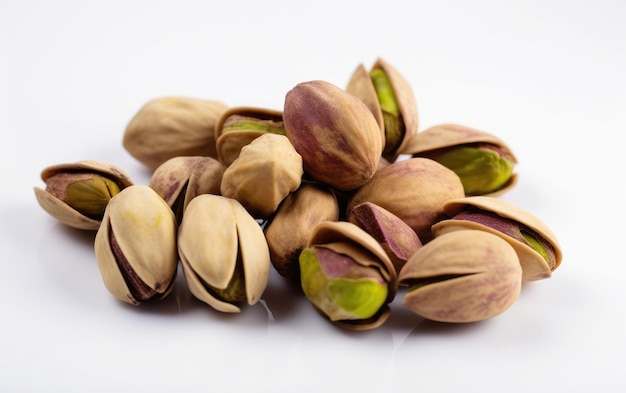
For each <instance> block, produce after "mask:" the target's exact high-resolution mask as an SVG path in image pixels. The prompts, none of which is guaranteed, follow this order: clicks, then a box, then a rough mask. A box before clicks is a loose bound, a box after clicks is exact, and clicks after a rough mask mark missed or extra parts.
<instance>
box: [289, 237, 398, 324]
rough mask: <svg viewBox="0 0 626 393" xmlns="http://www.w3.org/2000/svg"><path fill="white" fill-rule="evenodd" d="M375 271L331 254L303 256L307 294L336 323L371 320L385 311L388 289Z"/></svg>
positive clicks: (307, 253)
mask: <svg viewBox="0 0 626 393" xmlns="http://www.w3.org/2000/svg"><path fill="white" fill-rule="evenodd" d="M323 259H326V260H323ZM328 262H330V263H328ZM374 270H375V269H372V268H369V267H365V266H361V265H358V264H357V263H356V262H355V261H354V260H352V259H351V258H349V257H347V256H344V255H340V254H336V253H334V252H332V251H329V250H324V249H315V248H305V249H304V250H303V251H302V252H301V253H300V273H301V283H302V289H303V291H304V294H305V295H306V297H307V298H308V299H309V300H310V301H311V302H312V303H313V304H314V305H315V306H316V307H317V308H318V309H320V310H321V311H322V312H323V313H325V314H326V315H327V316H328V317H329V318H330V319H331V320H332V321H337V320H355V319H367V318H370V317H372V316H374V315H376V313H377V312H378V311H379V310H380V309H381V307H382V306H383V305H384V304H385V300H386V299H387V293H388V288H387V285H386V284H385V283H384V281H383V280H382V278H380V276H379V274H378V272H374ZM377 276H378V277H377Z"/></svg>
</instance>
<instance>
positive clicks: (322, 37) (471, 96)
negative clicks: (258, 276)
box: [0, 0, 626, 392]
mask: <svg viewBox="0 0 626 393" xmlns="http://www.w3.org/2000/svg"><path fill="white" fill-rule="evenodd" d="M379 56H381V57H383V58H384V59H385V60H387V61H388V62H390V63H392V64H393V65H394V66H395V67H396V68H398V69H399V70H400V72H401V73H402V74H403V75H404V76H405V77H406V78H407V79H408V81H409V82H410V83H411V85H412V87H413V89H414V93H415V96H416V98H417V101H418V108H419V113H420V129H425V128H427V127H429V126H432V125H436V124H440V123H459V124H463V125H467V126H471V127H474V128H478V129H482V130H484V131H488V132H490V133H493V134H495V135H497V136H499V137H500V138H501V139H504V140H505V141H506V142H507V143H508V144H509V145H510V147H511V148H512V149H513V151H514V152H515V153H516V155H517V156H518V159H519V162H520V163H519V165H518V167H517V171H518V173H519V175H520V181H519V184H518V186H517V187H516V188H515V189H514V190H512V191H511V192H510V193H508V194H506V195H505V196H504V197H503V198H504V199H506V200H508V201H509V202H512V203H515V204H517V205H519V206H520V207H523V208H524V209H527V210H528V211H530V212H532V213H533V214H534V215H536V216H538V217H539V218H540V219H542V220H543V221H544V222H545V223H546V224H548V225H549V226H550V227H551V228H552V229H553V231H554V232H555V233H556V234H557V237H558V239H559V241H560V243H561V246H562V248H563V252H564V259H563V263H562V265H561V267H560V268H559V269H558V270H557V271H556V272H555V273H554V275H553V277H552V278H551V279H549V280H544V281H540V282H535V283H532V284H528V285H526V286H524V288H523V292H522V295H521V297H520V298H519V300H518V301H517V302H516V303H515V304H514V305H513V307H512V308H510V309H509V310H507V311H506V312H505V313H504V314H502V315H500V316H498V317H496V318H493V319H491V320H488V321H484V322H481V323H475V324H469V325H446V324H438V323H431V322H426V321H422V320H421V319H420V318H419V317H417V316H415V315H412V314H411V313H409V312H406V311H404V310H403V308H402V304H401V296H399V297H398V298H396V301H395V302H394V303H393V304H392V316H391V318H390V319H389V320H388V321H387V323H385V324H384V325H383V326H381V327H380V328H378V329H374V330H372V331H368V332H361V333H355V332H350V331H345V330H341V329H339V328H336V327H334V326H332V325H330V324H329V323H327V322H326V321H325V320H323V319H322V318H321V317H320V316H319V315H318V314H316V313H315V312H314V311H313V310H312V308H311V307H310V305H309V304H308V303H307V302H306V301H304V300H303V299H302V298H300V297H298V296H296V295H294V293H293V292H291V291H290V290H289V288H288V287H287V286H285V284H284V281H282V279H281V278H280V277H278V276H276V275H273V276H272V277H271V282H270V286H269V287H268V290H267V291H266V293H265V295H264V297H263V301H262V302H261V303H259V304H257V305H255V306H253V307H247V308H245V309H244V311H243V312H242V313H241V314H239V315H223V314H219V313H217V312H214V311H213V310H211V309H209V308H208V306H205V305H204V304H203V303H200V302H198V301H196V300H195V299H193V298H192V297H191V296H190V295H189V294H188V292H187V290H186V288H185V285H184V280H183V279H182V276H181V277H180V280H179V283H178V285H177V287H176V288H175V291H174V293H173V294H172V295H171V296H170V297H169V298H167V299H166V300H165V301H163V302H162V303H161V304H151V305H148V306H145V307H143V306H142V307H132V306H128V305H125V304H122V303H120V302H118V301H116V300H115V299H114V298H113V297H112V296H111V295H110V294H109V293H108V292H107V291H106V289H105V288H104V286H103V284H102V280H101V278H100V275H99V271H98V269H97V265H96V261H95V258H94V255H93V249H92V242H93V235H92V234H90V233H84V232H81V231H77V230H72V229H69V228H66V227H64V226H63V225H61V224H59V223H57V222H56V221H55V220H54V219H52V218H51V217H50V216H48V215H47V214H46V213H45V212H44V211H43V210H42V209H41V208H40V207H39V206H38V204H37V203H36V200H35V196H34V193H33V190H32V188H33V187H34V186H40V187H41V186H43V183H42V181H41V179H40V177H39V174H40V172H41V170H42V169H43V168H45V167H46V166H49V165H53V164H58V163H66V162H74V161H77V160H81V159H95V160H100V161H104V162H110V163H114V164H116V165H118V166H120V167H122V168H123V169H125V170H126V171H127V172H128V173H129V174H131V176H132V177H133V180H135V182H136V183H144V184H145V183H147V181H148V180H149V172H148V171H147V170H146V169H145V168H144V167H143V166H142V165H141V164H140V163H138V162H137V161H135V160H134V159H133V158H132V157H131V156H130V155H129V154H128V153H127V152H126V151H125V150H124V149H123V147H122V144H121V139H122V135H123V132H124V129H125V126H126V124H127V123H128V121H129V120H130V118H131V117H132V116H133V115H134V114H135V113H136V111H137V110H138V109H139V108H140V107H141V106H142V105H143V104H144V103H145V102H146V101H148V100H149V99H152V98H155V97H157V96H165V95H184V96H192V97H198V98H207V99H217V100H221V101H223V102H225V103H226V104H228V105H229V106H236V105H252V106H262V107H269V108H274V109H281V108H282V105H283V99H284V95H285V93H286V92H287V91H288V90H289V89H290V88H291V87H293V86H294V85H295V84H296V83H298V82H302V81H305V80H311V79H324V80H327V81H329V82H332V83H335V84H337V85H340V86H345V84H346V83H347V81H348V79H349V76H350V75H351V73H352V71H353V70H354V68H356V66H357V65H358V64H360V63H363V64H365V65H366V67H368V68H369V67H370V66H371V65H372V64H373V62H374V61H375V60H376V58H377V57H379ZM625 70H626V3H624V2H621V1H618V0H613V1H610V0H600V1H598V0H593V1H591V0H590V1H578V0H576V1H555V0H541V1H518V2H511V1H495V0H494V1H460V0H459V1H421V0H420V1H411V2H409V1H392V0H391V1H389V0H387V1H376V2H374V1H367V0H364V1H360V2H341V1H322V0H320V1H316V2H309V3H305V2H296V1H292V2H287V1H285V2H277V1H235V0H232V1H228V2H226V1H220V2H217V1H215V2H211V1H185V0H177V1H172V2H163V1H131V0H125V1H103V2H87V1H69V0H60V1H50V2H46V1H21V0H19V1H18V0H8V1H7V0H0V129H1V130H2V137H1V138H2V143H1V144H0V149H1V150H0V157H1V160H2V166H1V167H2V181H1V182H0V184H1V187H2V189H1V196H0V198H2V199H1V201H2V203H1V204H0V220H1V226H0V242H1V244H2V259H1V263H2V266H1V269H0V299H1V300H0V302H1V303H0V304H1V308H0V390H1V391H5V392H22V391H25V392H30V391H64V392H87V391H90V392H97V391H103V392H110V391H124V392H125V391H131V390H135V391H152V392H165V391H181V392H182V391H188V392H196V391H223V392H227V391H244V390H247V391H267V392H277V391H290V392H312V391H322V390H323V389H331V388H332V389H333V391H339V390H338V388H341V389H343V391H350V392H366V391H396V390H397V391H400V390H403V391H424V392H440V391H441V392H457V391H470V392H474V391H480V392H503V391H508V392H512V391H514V392H555V391H563V392H565V391H567V392H589V391H602V392H618V391H624V389H625V388H626V382H625V380H624V375H623V371H624V368H623V365H624V353H626V342H625V341H626V340H625V338H624V334H625V332H626V310H625V306H624V300H626V283H625V275H626V260H625V258H624V252H623V250H624V242H625V240H624V228H623V223H624V222H625V220H626V216H625V214H624V201H625V200H626V189H625V186H624V169H626V165H625V164H626V161H625V159H624V153H623V152H624V148H623V139H624V133H625V131H626V127H625V122H624V119H625V113H626V76H625V75H626V73H625ZM268 310H269V311H268Z"/></svg>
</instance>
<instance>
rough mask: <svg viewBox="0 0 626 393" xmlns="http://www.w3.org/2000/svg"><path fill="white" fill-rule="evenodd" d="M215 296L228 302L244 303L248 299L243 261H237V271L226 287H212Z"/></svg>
mask: <svg viewBox="0 0 626 393" xmlns="http://www.w3.org/2000/svg"><path fill="white" fill-rule="evenodd" d="M211 290H212V291H213V293H214V294H215V297H217V298H218V299H220V300H223V301H225V302H228V303H243V302H245V301H246V283H245V277H244V272H243V265H242V263H241V261H240V260H239V261H237V264H236V265H235V271H234V272H233V276H232V277H231V278H230V281H229V282H228V285H226V288H223V289H220V288H211Z"/></svg>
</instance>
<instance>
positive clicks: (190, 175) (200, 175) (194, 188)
mask: <svg viewBox="0 0 626 393" xmlns="http://www.w3.org/2000/svg"><path fill="white" fill-rule="evenodd" d="M224 170H225V167H224V165H222V163H221V162H219V161H218V160H217V159H215V158H212V157H202V156H180V157H174V158H170V159H169V160H167V161H165V162H164V163H163V164H161V165H159V167H158V168H157V169H156V170H155V171H154V173H153V174H152V177H151V178H150V183H149V184H148V185H149V186H150V187H151V188H152V189H153V190H154V191H156V193H157V194H159V195H160V196H161V197H162V198H163V199H164V200H165V202H166V203H167V204H168V205H169V206H170V207H171V208H172V211H173V212H174V214H175V215H176V218H177V221H178V222H179V223H180V221H181V220H182V217H183V212H184V210H185V208H186V207H187V205H188V204H189V202H190V201H191V200H192V199H193V198H195V197H196V196H198V195H201V194H216V195H218V194H219V193H220V184H221V182H222V176H223V174H224Z"/></svg>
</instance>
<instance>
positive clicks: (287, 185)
mask: <svg viewBox="0 0 626 393" xmlns="http://www.w3.org/2000/svg"><path fill="white" fill-rule="evenodd" d="M303 173H304V172H303V169H302V157H301V156H300V154H298V152H296V150H295V149H294V148H293V146H292V145H291V143H290V142H289V140H288V139H287V137H286V136H284V135H278V134H269V133H265V134H263V135H261V136H259V137H258V138H256V139H255V140H253V141H252V142H251V143H250V144H248V145H246V146H244V147H242V149H241V154H240V155H239V157H237V159H236V160H235V161H233V163H232V164H230V166H229V167H228V168H226V170H225V171H224V175H223V176H222V183H221V185H220V192H221V194H222V195H223V196H225V197H228V198H233V199H236V200H238V201H239V202H240V203H241V204H242V205H243V206H244V207H245V208H246V210H248V212H250V214H252V216H254V217H256V218H268V217H270V216H271V215H272V214H274V212H275V211H276V208H277V207H278V205H279V204H280V202H282V200H283V199H285V197H286V196H287V195H289V193H290V192H292V191H295V190H296V189H297V188H298V187H300V183H301V182H302V175H303Z"/></svg>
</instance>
